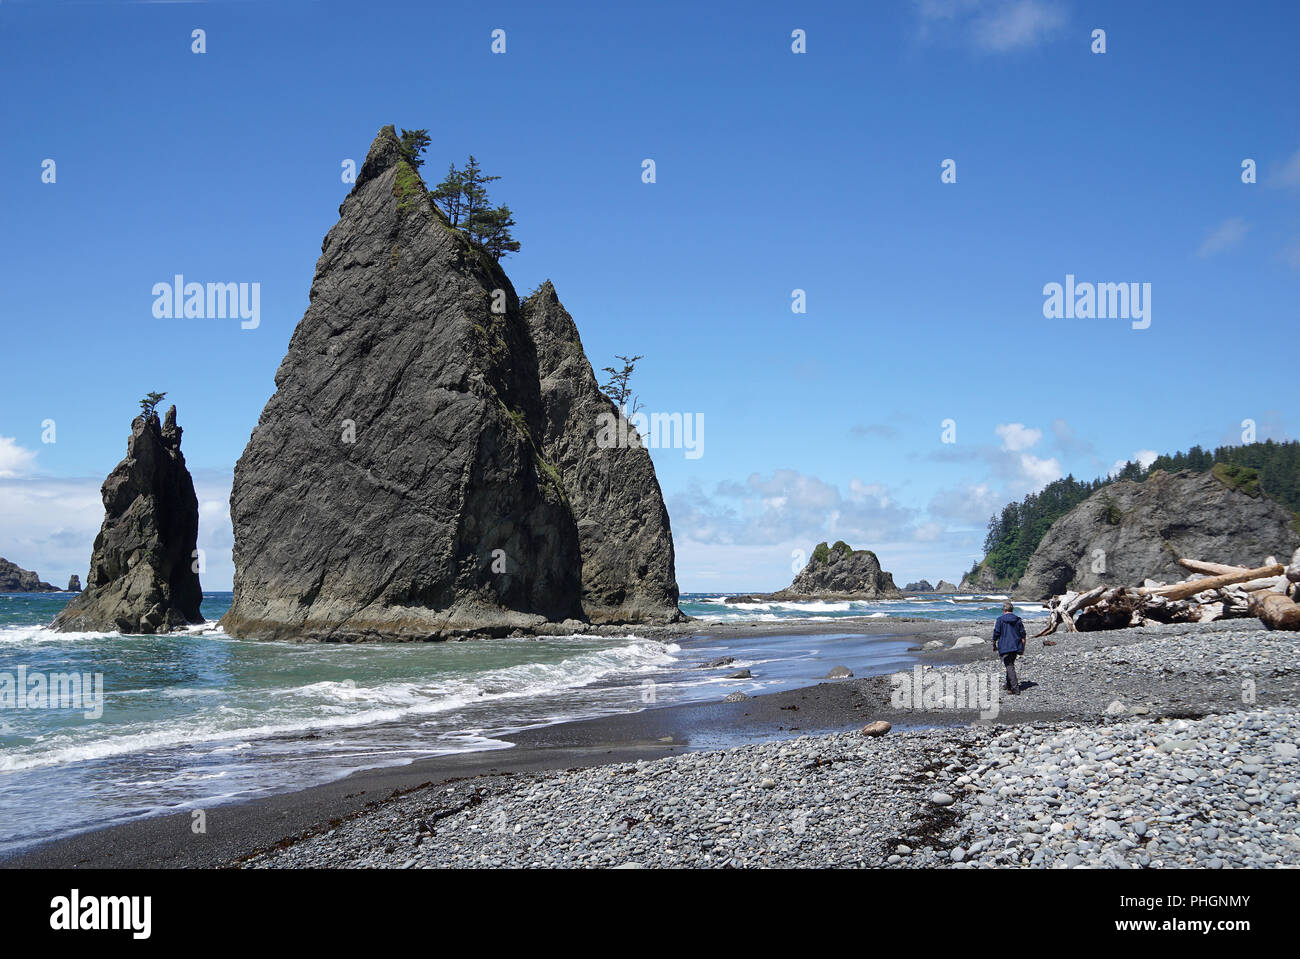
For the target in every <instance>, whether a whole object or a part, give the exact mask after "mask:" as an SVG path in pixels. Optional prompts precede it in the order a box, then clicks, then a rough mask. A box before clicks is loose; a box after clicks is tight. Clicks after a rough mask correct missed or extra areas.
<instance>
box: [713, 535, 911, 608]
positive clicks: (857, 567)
mask: <svg viewBox="0 0 1300 959" xmlns="http://www.w3.org/2000/svg"><path fill="white" fill-rule="evenodd" d="M902 598H903V592H902V590H900V589H899V588H898V587H897V586H895V585H894V577H893V576H891V575H890V574H889V573H886V572H885V571H884V570H882V569H881V568H880V561H879V560H878V559H877V558H876V554H875V553H873V552H872V551H871V550H869V549H851V548H850V547H849V545H848V544H847V543H845V542H842V541H841V542H838V543H836V544H835V545H834V546H827V545H826V544H825V543H819V544H818V545H817V546H816V547H814V548H813V553H812V559H810V560H809V561H808V565H807V566H805V567H804V568H803V569H801V570H800V571H799V574H798V575H797V576H795V578H794V582H793V583H791V584H790V585H789V586H787V587H786V588H785V589H782V590H779V591H777V592H775V593H757V594H751V595H747V596H732V597H729V598H728V599H727V602H728V603H733V604H734V603H746V602H771V601H773V600H775V601H777V602H792V601H795V602H797V601H801V600H811V599H826V600H862V599H902Z"/></svg>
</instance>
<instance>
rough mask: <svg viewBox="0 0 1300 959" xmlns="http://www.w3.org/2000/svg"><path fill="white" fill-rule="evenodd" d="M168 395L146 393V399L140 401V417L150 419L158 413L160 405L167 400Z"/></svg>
mask: <svg viewBox="0 0 1300 959" xmlns="http://www.w3.org/2000/svg"><path fill="white" fill-rule="evenodd" d="M166 396H167V394H166V393H146V394H145V396H144V399H142V400H141V401H140V415H141V416H143V417H145V419H148V418H149V417H150V416H153V415H155V414H156V412H157V408H158V404H159V403H161V402H162V401H163V400H164V399H165V398H166Z"/></svg>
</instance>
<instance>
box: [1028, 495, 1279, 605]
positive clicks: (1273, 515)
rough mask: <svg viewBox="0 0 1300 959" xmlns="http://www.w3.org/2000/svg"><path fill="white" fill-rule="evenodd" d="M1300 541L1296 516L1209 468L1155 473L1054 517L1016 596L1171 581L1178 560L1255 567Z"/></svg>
mask: <svg viewBox="0 0 1300 959" xmlns="http://www.w3.org/2000/svg"><path fill="white" fill-rule="evenodd" d="M1297 545H1300V533H1298V532H1297V530H1296V519H1295V517H1294V515H1293V514H1292V513H1291V512H1290V511H1289V510H1288V509H1286V507H1284V506H1282V505H1281V504H1279V503H1276V502H1274V501H1273V500H1270V499H1268V498H1267V497H1264V496H1262V495H1254V496H1251V495H1248V494H1247V493H1245V492H1241V491H1238V490H1235V489H1231V488H1229V486H1228V485H1226V484H1225V483H1224V482H1223V481H1221V480H1220V479H1218V478H1217V477H1216V476H1215V475H1214V474H1213V473H1209V472H1206V473H1196V472H1191V471H1187V472H1182V473H1173V474H1170V473H1164V472H1161V471H1156V472H1154V473H1152V475H1151V476H1149V477H1148V478H1147V479H1146V480H1145V481H1143V482H1141V483H1137V482H1132V481H1122V482H1118V483H1112V484H1110V485H1108V486H1106V487H1104V488H1103V489H1100V490H1098V491H1097V492H1096V493H1094V494H1093V495H1092V496H1090V497H1088V499H1086V500H1084V501H1083V502H1082V503H1080V504H1079V505H1078V506H1076V507H1075V508H1074V509H1073V510H1071V511H1070V512H1069V513H1067V514H1066V515H1064V516H1062V517H1061V518H1060V519H1058V520H1057V521H1056V522H1055V523H1053V524H1052V528H1051V529H1050V530H1048V532H1047V535H1046V536H1044V537H1043V541H1042V542H1041V543H1040V544H1039V546H1038V549H1037V550H1035V551H1034V555H1033V556H1031V557H1030V559H1029V565H1028V567H1027V568H1026V569H1025V575H1024V576H1022V577H1021V579H1020V582H1019V583H1018V584H1017V586H1016V590H1015V594H1016V596H1017V597H1021V598H1024V599H1046V598H1047V597H1049V596H1053V595H1056V594H1059V593H1062V592H1064V591H1065V590H1066V589H1091V588H1092V587H1093V586H1097V585H1099V584H1102V583H1107V584H1111V585H1141V583H1142V581H1143V580H1144V579H1147V578H1150V579H1159V580H1163V581H1165V582H1176V581H1177V580H1180V579H1182V578H1183V577H1184V576H1186V575H1188V573H1187V570H1185V569H1183V568H1182V567H1181V566H1179V565H1178V563H1177V560H1178V559H1179V558H1188V559H1202V560H1208V561H1211V562H1217V563H1229V564H1233V565H1242V566H1258V565H1260V564H1261V563H1262V562H1263V561H1264V559H1265V557H1267V556H1269V555H1275V556H1278V557H1283V558H1284V557H1287V556H1290V555H1291V554H1292V553H1293V552H1294V550H1295V549H1296V547H1297Z"/></svg>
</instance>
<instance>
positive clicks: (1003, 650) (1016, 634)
mask: <svg viewBox="0 0 1300 959" xmlns="http://www.w3.org/2000/svg"><path fill="white" fill-rule="evenodd" d="M993 645H994V646H996V647H997V650H998V655H999V656H1005V655H1006V654H1007V653H1023V652H1024V651H1025V623H1024V620H1022V619H1021V618H1020V617H1019V616H1017V615H1016V614H1015V613H1003V614H1002V615H1001V616H999V617H998V621H997V622H996V623H994V624H993Z"/></svg>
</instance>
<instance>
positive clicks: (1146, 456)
mask: <svg viewBox="0 0 1300 959" xmlns="http://www.w3.org/2000/svg"><path fill="white" fill-rule="evenodd" d="M1159 455H1160V454H1159V453H1157V452H1156V451H1155V450H1137V451H1135V452H1134V453H1133V455H1132V456H1130V457H1129V458H1128V459H1126V460H1116V461H1115V465H1114V466H1112V467H1111V468H1110V472H1108V473H1107V474H1106V475H1107V476H1114V475H1116V474H1117V473H1119V471H1120V470H1122V469H1123V468H1124V467H1125V466H1127V465H1128V464H1129V463H1137V464H1138V465H1139V466H1141V467H1142V468H1143V469H1147V468H1148V467H1149V466H1150V465H1151V464H1152V463H1154V462H1155V461H1156V457H1157V456H1159Z"/></svg>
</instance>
